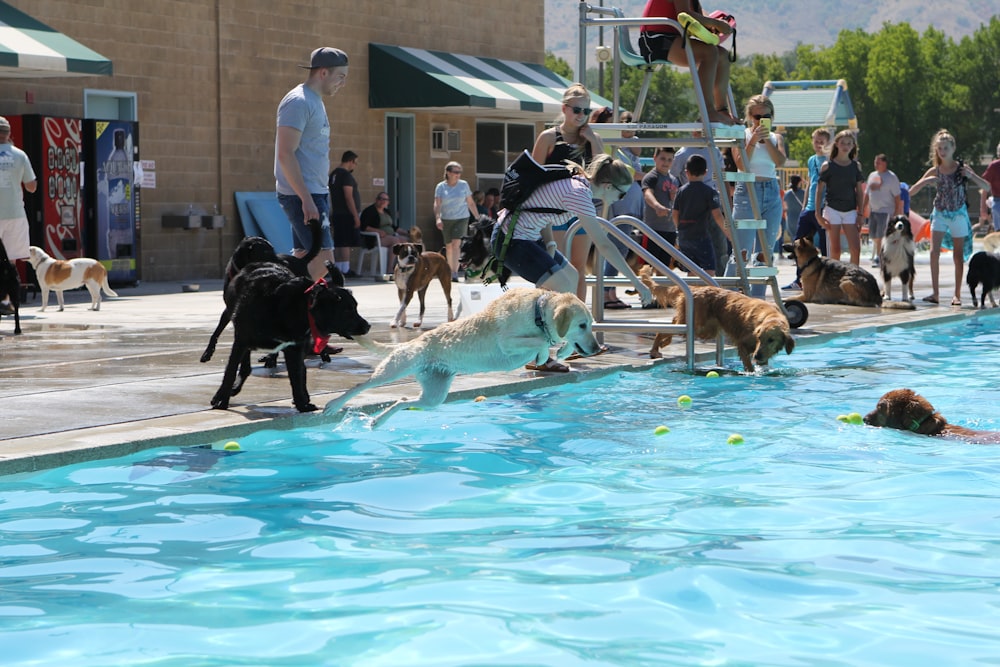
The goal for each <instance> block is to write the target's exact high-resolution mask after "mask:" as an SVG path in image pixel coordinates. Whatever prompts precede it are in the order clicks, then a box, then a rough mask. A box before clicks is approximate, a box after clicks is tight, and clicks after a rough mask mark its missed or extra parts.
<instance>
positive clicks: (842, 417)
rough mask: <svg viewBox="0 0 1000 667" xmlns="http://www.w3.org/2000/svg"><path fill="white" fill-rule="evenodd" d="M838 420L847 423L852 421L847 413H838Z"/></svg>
mask: <svg viewBox="0 0 1000 667" xmlns="http://www.w3.org/2000/svg"><path fill="white" fill-rule="evenodd" d="M837 421H839V422H844V423H845V424H847V423H849V422H850V421H851V418H850V417H848V416H847V415H837Z"/></svg>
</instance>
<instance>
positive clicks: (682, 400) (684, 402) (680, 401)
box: [677, 394, 691, 408]
mask: <svg viewBox="0 0 1000 667" xmlns="http://www.w3.org/2000/svg"><path fill="white" fill-rule="evenodd" d="M677 405H679V406H681V407H682V408H686V407H688V406H689V405H691V397H690V396H688V395H687V394H681V395H680V396H678V397H677Z"/></svg>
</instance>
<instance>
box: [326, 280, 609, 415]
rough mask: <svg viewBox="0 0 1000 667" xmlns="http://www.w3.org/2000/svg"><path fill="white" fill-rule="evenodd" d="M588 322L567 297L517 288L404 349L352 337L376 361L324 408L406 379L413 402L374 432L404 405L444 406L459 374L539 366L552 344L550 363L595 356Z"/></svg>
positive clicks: (334, 409) (329, 410)
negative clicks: (412, 385)
mask: <svg viewBox="0 0 1000 667" xmlns="http://www.w3.org/2000/svg"><path fill="white" fill-rule="evenodd" d="M592 325H593V317H591V315H590V311H588V310H587V306H586V305H585V304H584V303H583V302H582V301H580V299H578V298H577V297H576V295H574V294H564V293H559V292H550V291H547V290H541V289H533V288H518V289H512V290H509V291H508V292H505V293H504V294H503V296H501V297H500V298H498V299H496V300H495V301H493V302H492V303H490V304H489V305H488V306H487V307H486V308H485V309H483V310H482V311H481V312H479V313H476V314H475V315H472V316H470V317H466V318H463V319H460V320H456V321H454V322H447V323H444V324H442V325H440V326H438V327H437V328H435V329H431V330H430V331H426V332H424V333H422V334H421V335H420V336H418V337H416V338H414V339H413V340H411V341H408V342H406V343H401V344H398V345H388V344H385V343H379V342H376V341H373V340H370V339H368V338H366V337H364V336H355V337H354V338H355V340H357V342H358V343H359V344H360V345H362V346H363V347H364V348H365V349H367V350H369V351H371V352H373V353H375V354H377V355H379V356H381V357H383V359H382V361H381V362H380V363H379V364H378V366H376V367H375V370H374V372H372V376H371V378H369V379H368V380H367V381H366V382H363V383H361V384H359V385H357V386H356V387H353V388H352V389H348V390H347V391H346V392H344V394H343V395H342V396H341V397H340V398H337V399H335V400H333V401H330V403H328V404H327V406H326V414H327V415H330V416H333V415H335V414H337V413H338V412H339V411H340V410H341V409H342V408H343V407H344V406H345V405H347V402H348V401H349V400H351V399H352V398H354V397H355V396H357V395H358V394H360V393H361V392H363V391H365V390H367V389H371V388H373V387H379V386H381V385H384V384H388V383H389V382H394V381H396V380H399V379H400V378H404V377H406V376H408V375H413V376H415V377H416V379H417V382H419V383H420V388H421V393H420V398H419V399H418V400H416V401H414V402H412V403H407V402H406V400H405V399H404V400H400V401H397V402H396V403H394V404H392V405H390V406H389V407H388V408H386V409H385V410H384V411H382V412H381V413H379V414H378V415H377V416H376V417H375V420H374V423H373V426H375V425H377V424H378V423H379V422H381V421H384V420H385V419H387V418H388V417H389V416H390V415H391V414H393V413H394V412H396V411H397V410H399V409H400V408H403V407H408V406H412V407H415V408H433V407H436V406H438V405H441V403H443V402H444V400H445V398H447V396H448V390H449V388H450V387H451V383H452V380H453V379H454V378H455V376H456V375H458V374H460V373H462V374H466V373H488V372H495V371H511V370H514V369H515V368H519V367H521V366H524V365H525V364H527V363H536V364H539V365H541V364H544V363H545V362H546V361H547V360H548V359H549V350H550V348H552V347H555V346H558V347H559V351H558V352H557V354H556V358H557V359H565V358H566V357H568V356H569V355H570V354H572V353H573V352H577V353H579V354H581V355H583V356H590V355H594V354H597V353H598V352H600V350H601V346H600V344H599V343H598V342H597V339H596V338H594V333H593V331H592V329H591V327H592Z"/></svg>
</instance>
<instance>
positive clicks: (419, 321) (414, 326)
mask: <svg viewBox="0 0 1000 667" xmlns="http://www.w3.org/2000/svg"><path fill="white" fill-rule="evenodd" d="M423 323H424V322H423V320H418V321H416V322H414V323H413V328H414V329H419V328H420V325H421V324H423Z"/></svg>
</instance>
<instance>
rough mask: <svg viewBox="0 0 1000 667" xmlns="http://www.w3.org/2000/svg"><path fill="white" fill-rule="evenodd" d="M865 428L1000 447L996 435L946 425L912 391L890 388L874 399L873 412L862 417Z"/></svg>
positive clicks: (942, 419)
mask: <svg viewBox="0 0 1000 667" xmlns="http://www.w3.org/2000/svg"><path fill="white" fill-rule="evenodd" d="M864 420H865V423H866V424H868V425H869V426H880V427H885V428H894V429H898V430H900V431H912V432H914V433H919V434H921V435H935V436H942V437H945V438H952V439H955V440H963V441H965V442H970V443H975V444H1000V432H997V431H977V430H974V429H971V428H965V427H964V426H956V425H954V424H949V423H948V420H947V419H945V418H944V416H942V415H941V413H940V412H938V411H937V410H935V409H934V406H933V405H931V403H930V401H928V400H927V399H926V398H924V397H923V396H921V395H920V394H918V393H916V392H915V391H913V390H912V389H893V390H892V391H889V392H886V393H885V394H883V395H882V398H880V399H878V404H876V405H875V409H874V410H872V411H871V412H869V413H868V414H867V415H865V418H864Z"/></svg>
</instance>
